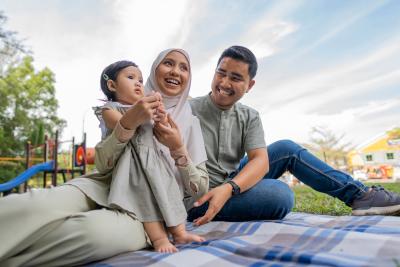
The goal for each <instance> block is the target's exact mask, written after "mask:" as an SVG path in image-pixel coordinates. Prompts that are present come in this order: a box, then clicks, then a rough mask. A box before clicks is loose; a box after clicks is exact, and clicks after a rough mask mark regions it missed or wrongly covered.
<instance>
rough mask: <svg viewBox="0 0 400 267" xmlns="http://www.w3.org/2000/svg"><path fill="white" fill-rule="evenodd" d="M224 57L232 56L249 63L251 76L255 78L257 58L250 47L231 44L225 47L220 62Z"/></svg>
mask: <svg viewBox="0 0 400 267" xmlns="http://www.w3.org/2000/svg"><path fill="white" fill-rule="evenodd" d="M224 57H230V58H233V59H236V60H239V61H243V62H245V63H247V64H249V75H250V78H251V79H253V78H254V77H255V76H256V74H257V68H258V64H257V59H256V56H255V55H254V54H253V52H251V51H250V49H248V48H246V47H244V46H240V45H234V46H231V47H229V48H227V49H225V51H224V52H222V54H221V56H220V57H219V59H218V64H219V63H220V62H221V60H222V59H223V58H224Z"/></svg>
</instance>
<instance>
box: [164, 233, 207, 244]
mask: <svg viewBox="0 0 400 267" xmlns="http://www.w3.org/2000/svg"><path fill="white" fill-rule="evenodd" d="M172 236H173V237H174V241H175V243H176V244H185V243H190V242H204V241H206V240H205V239H204V238H203V237H201V236H199V235H195V234H190V233H188V232H186V231H184V232H179V233H175V234H172Z"/></svg>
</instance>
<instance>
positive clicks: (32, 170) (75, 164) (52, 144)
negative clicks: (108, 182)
mask: <svg viewBox="0 0 400 267" xmlns="http://www.w3.org/2000/svg"><path fill="white" fill-rule="evenodd" d="M64 143H72V145H71V146H72V153H71V165H72V166H69V167H66V166H65V167H60V164H59V153H58V150H59V148H60V145H61V144H64ZM38 148H40V149H41V153H42V157H41V158H37V157H36V158H35V157H33V153H32V152H33V151H34V150H35V149H38ZM49 158H50V160H49ZM0 159H3V160H20V159H21V158H18V159H17V158H0ZM38 160H39V161H42V162H41V163H39V164H34V162H35V161H38ZM93 163H94V149H93V148H86V134H84V136H83V141H82V142H81V143H78V144H76V143H75V138H72V140H66V141H59V140H58V131H56V134H55V138H54V139H49V138H48V137H47V136H45V141H44V143H43V144H39V145H32V144H31V143H30V142H29V141H28V142H27V143H26V148H25V168H26V170H25V171H24V172H23V173H21V174H20V175H18V176H17V177H15V178H13V179H11V180H10V181H8V182H6V183H3V184H0V192H7V191H10V190H11V189H13V188H15V187H17V186H20V185H22V184H24V186H23V191H26V190H27V181H28V180H29V179H30V178H31V177H33V176H34V175H36V174H38V173H40V172H43V187H46V183H47V181H46V180H47V175H48V174H51V185H52V186H57V174H59V173H61V174H62V177H63V180H64V182H66V181H67V174H70V176H71V178H74V176H75V173H79V174H80V175H83V174H85V173H86V165H87V164H93ZM64 165H65V164H64Z"/></svg>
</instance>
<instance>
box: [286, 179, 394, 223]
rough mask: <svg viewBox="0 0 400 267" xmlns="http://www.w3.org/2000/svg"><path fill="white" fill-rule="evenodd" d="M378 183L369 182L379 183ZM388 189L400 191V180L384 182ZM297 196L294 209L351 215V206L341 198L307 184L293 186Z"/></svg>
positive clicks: (316, 212) (383, 184)
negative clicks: (326, 193) (320, 191)
mask: <svg viewBox="0 0 400 267" xmlns="http://www.w3.org/2000/svg"><path fill="white" fill-rule="evenodd" d="M377 184H378V183H367V185H369V186H371V185H377ZM381 185H382V186H383V187H385V188H386V189H388V190H390V191H393V192H397V193H400V182H396V183H382V184H381ZM293 191H294V193H295V196H296V204H295V208H294V209H293V211H297V212H306V213H315V214H327V215H350V214H351V208H349V207H347V206H346V205H345V204H343V203H342V202H341V201H340V200H338V199H336V198H333V197H331V196H328V195H325V194H322V193H319V192H317V191H315V190H313V189H311V188H310V187H308V186H306V185H299V186H295V187H294V188H293Z"/></svg>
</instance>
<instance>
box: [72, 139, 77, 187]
mask: <svg viewBox="0 0 400 267" xmlns="http://www.w3.org/2000/svg"><path fill="white" fill-rule="evenodd" d="M75 152H76V151H75V137H72V159H71V160H72V161H71V177H72V179H74V176H75V174H74V169H75V157H76V155H75Z"/></svg>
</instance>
